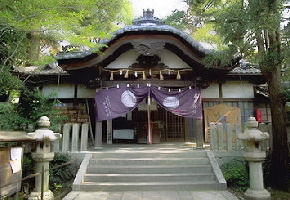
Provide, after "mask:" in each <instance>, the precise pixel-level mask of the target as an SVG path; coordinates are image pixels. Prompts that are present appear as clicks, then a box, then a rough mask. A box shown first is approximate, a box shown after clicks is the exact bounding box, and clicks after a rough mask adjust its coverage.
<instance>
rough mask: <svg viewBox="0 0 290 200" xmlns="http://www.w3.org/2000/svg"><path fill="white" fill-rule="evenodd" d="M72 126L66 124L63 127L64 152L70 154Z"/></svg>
mask: <svg viewBox="0 0 290 200" xmlns="http://www.w3.org/2000/svg"><path fill="white" fill-rule="evenodd" d="M71 127H72V125H71V124H69V123H66V124H64V125H63V130H62V152H68V151H69V146H70V132H71Z"/></svg>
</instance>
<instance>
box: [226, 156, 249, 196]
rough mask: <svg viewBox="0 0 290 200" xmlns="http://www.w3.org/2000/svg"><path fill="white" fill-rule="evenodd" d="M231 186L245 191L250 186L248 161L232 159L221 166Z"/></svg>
mask: <svg viewBox="0 0 290 200" xmlns="http://www.w3.org/2000/svg"><path fill="white" fill-rule="evenodd" d="M221 170H222V172H223V174H224V177H225V179H226V181H227V184H228V186H229V187H232V188H233V189H234V190H238V191H245V190H246V189H247V188H248V186H249V174H248V169H247V166H246V162H245V161H242V160H232V161H231V162H229V163H226V164H224V165H223V166H222V167H221Z"/></svg>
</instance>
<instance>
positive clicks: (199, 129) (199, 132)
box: [194, 119, 204, 149]
mask: <svg viewBox="0 0 290 200" xmlns="http://www.w3.org/2000/svg"><path fill="white" fill-rule="evenodd" d="M194 122H195V126H194V128H195V133H196V148H197V149H202V148H203V143H204V139H203V125H202V119H195V120H194Z"/></svg>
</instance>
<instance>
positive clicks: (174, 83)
mask: <svg viewBox="0 0 290 200" xmlns="http://www.w3.org/2000/svg"><path fill="white" fill-rule="evenodd" d="M148 83H150V84H151V85H154V86H160V87H176V88H178V87H188V86H192V85H193V82H192V81H182V80H136V81H129V80H128V81H102V82H101V87H116V85H117V84H119V85H120V84H130V85H131V84H132V85H137V84H140V85H146V84H148Z"/></svg>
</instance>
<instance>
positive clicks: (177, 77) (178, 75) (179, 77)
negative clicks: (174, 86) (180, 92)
mask: <svg viewBox="0 0 290 200" xmlns="http://www.w3.org/2000/svg"><path fill="white" fill-rule="evenodd" d="M176 79H177V80H180V79H181V76H180V72H179V71H177V76H176Z"/></svg>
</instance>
